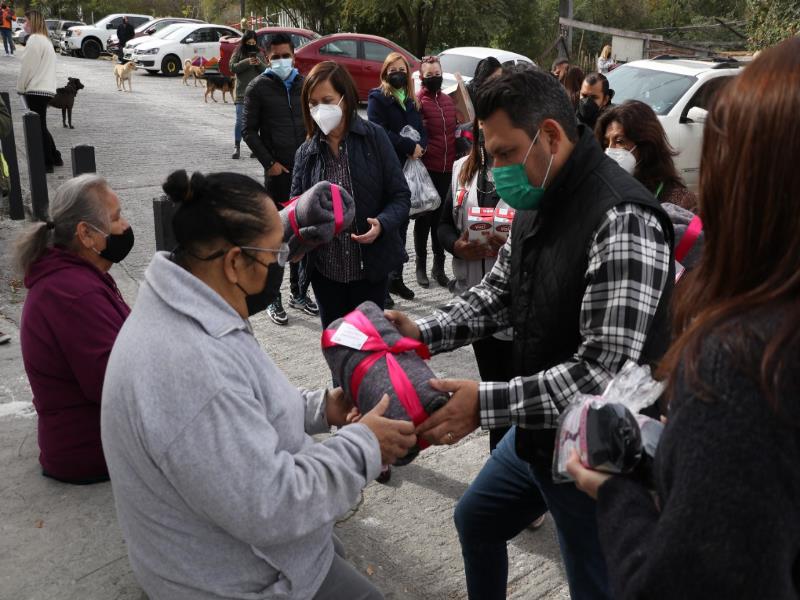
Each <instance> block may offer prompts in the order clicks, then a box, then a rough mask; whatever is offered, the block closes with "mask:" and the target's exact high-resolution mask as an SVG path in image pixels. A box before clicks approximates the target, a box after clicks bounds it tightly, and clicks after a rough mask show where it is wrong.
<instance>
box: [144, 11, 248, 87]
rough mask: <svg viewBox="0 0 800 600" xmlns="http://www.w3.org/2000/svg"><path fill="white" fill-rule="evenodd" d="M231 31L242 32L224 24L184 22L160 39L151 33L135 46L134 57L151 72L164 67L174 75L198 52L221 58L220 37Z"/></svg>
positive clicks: (169, 73)
mask: <svg viewBox="0 0 800 600" xmlns="http://www.w3.org/2000/svg"><path fill="white" fill-rule="evenodd" d="M228 35H240V32H239V31H237V30H236V29H233V28H232V27H226V26H224V25H208V24H201V25H197V24H187V25H183V26H181V27H177V28H176V29H173V30H171V31H170V32H169V33H167V34H166V35H165V36H164V37H162V38H160V39H155V40H154V39H153V38H152V36H151V37H150V38H149V39H148V40H147V41H146V42H143V43H141V44H139V45H138V46H136V48H134V50H133V61H134V62H135V63H136V66H137V67H139V68H141V69H145V70H146V71H147V72H148V73H150V74H155V73H158V72H159V71H161V72H162V73H164V74H165V75H169V76H175V75H178V74H179V73H180V72H181V70H182V69H183V61H185V60H186V59H189V60H194V59H195V58H197V57H198V56H199V57H203V58H205V59H207V60H210V59H212V58H215V57H216V58H219V40H220V38H221V37H225V36H228Z"/></svg>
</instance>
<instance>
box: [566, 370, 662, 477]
mask: <svg viewBox="0 0 800 600" xmlns="http://www.w3.org/2000/svg"><path fill="white" fill-rule="evenodd" d="M663 391H664V384H663V383H660V382H657V381H655V380H654V379H653V378H652V377H651V375H650V368H649V367H646V366H639V365H637V364H636V363H634V362H632V361H629V362H627V363H625V365H624V366H623V367H622V369H621V370H620V372H619V373H618V374H617V376H616V377H615V378H614V379H613V380H612V381H611V383H610V384H609V385H608V388H606V391H605V392H604V393H603V395H602V396H589V395H586V394H578V396H577V397H576V399H575V400H574V401H573V402H572V403H571V404H570V405H569V406H568V407H567V408H566V409H565V410H564V411H563V412H562V413H561V415H560V417H559V420H558V430H557V433H556V445H555V452H554V453H553V481H555V482H556V483H559V482H566V481H572V477H571V476H570V475H569V473H567V461H568V460H569V458H570V455H571V454H572V451H573V450H577V451H578V455H579V456H580V461H581V463H582V464H583V465H584V466H585V467H587V468H590V469H594V470H596V471H603V472H605V473H612V474H620V475H634V476H636V477H637V478H640V479H641V480H642V481H643V482H644V483H646V484H649V485H652V466H653V458H654V457H655V453H656V448H657V447H658V441H659V439H660V438H661V432H662V431H663V429H664V426H663V424H662V423H661V422H660V421H656V420H655V419H651V418H650V417H647V416H645V415H642V414H639V411H641V410H643V409H645V408H647V407H648V406H650V405H652V404H653V403H654V402H656V401H657V400H658V398H659V397H660V396H661V394H662V393H663Z"/></svg>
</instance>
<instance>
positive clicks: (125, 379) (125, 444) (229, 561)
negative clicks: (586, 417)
mask: <svg viewBox="0 0 800 600" xmlns="http://www.w3.org/2000/svg"><path fill="white" fill-rule="evenodd" d="M324 413H325V410H324V392H323V391H320V392H314V393H309V392H305V391H302V390H298V389H297V388H296V387H293V386H292V385H291V384H290V383H289V381H288V380H287V379H286V377H285V376H284V375H283V373H282V372H281V371H280V370H279V369H278V368H277V367H276V366H275V364H274V363H273V362H272V360H270V358H269V357H268V356H267V355H266V354H265V353H264V351H263V350H262V349H261V348H260V346H259V345H258V342H257V341H256V339H255V338H254V337H253V335H252V332H251V329H250V326H249V323H248V322H247V321H245V320H243V319H242V318H241V317H240V316H239V315H238V314H237V313H236V312H235V311H234V310H233V308H231V306H230V305H229V304H228V303H227V302H226V301H225V300H223V299H222V298H221V297H220V296H219V295H218V294H217V293H216V292H214V291H213V290H212V289H211V288H209V287H207V286H206V285H205V284H204V283H203V282H201V281H200V280H199V279H197V278H196V277H194V276H193V275H191V274H190V273H189V272H187V271H185V270H184V269H182V268H181V267H179V266H177V265H175V264H174V263H172V262H171V261H170V260H169V259H168V257H167V255H166V254H165V253H159V254H156V256H155V257H154V258H153V260H152V262H151V263H150V266H149V267H148V269H147V272H146V273H145V282H144V284H143V285H142V287H141V289H140V291H139V295H138V298H137V300H136V305H135V306H134V308H133V311H132V313H131V315H130V317H129V318H128V320H127V322H126V323H125V326H124V327H123V328H122V330H121V331H120V334H119V337H118V338H117V341H116V343H115V344H114V349H113V351H112V352H111V357H110V359H109V361H108V368H107V370H106V379H105V384H104V386H103V403H102V416H101V425H102V437H103V448H104V451H105V455H106V461H107V463H108V467H109V472H110V473H111V482H112V487H113V490H114V499H115V502H116V507H117V516H118V518H119V522H120V526H121V527H122V531H123V534H124V536H125V540H126V542H127V545H128V556H129V558H130V562H131V566H132V567H133V571H134V574H135V575H136V578H137V580H138V581H139V583H140V584H141V586H142V587H143V588H144V590H145V592H146V593H147V595H148V596H149V597H150V598H151V600H160V599H169V600H183V599H187V600H188V599H189V598H191V599H215V600H216V599H222V598H226V599H230V598H237V599H248V600H254V599H261V598H297V599H301V598H302V599H307V598H311V597H313V596H314V594H315V593H316V591H317V589H318V588H319V586H320V585H321V584H322V581H323V579H324V578H325V576H326V575H327V572H328V570H329V568H330V565H331V562H332V560H333V542H332V530H333V525H334V521H335V519H336V518H337V517H339V516H341V515H343V514H344V513H345V512H346V511H347V510H348V509H349V508H350V507H351V506H353V504H354V503H355V502H356V500H357V498H358V494H359V492H360V490H361V489H362V488H363V487H364V486H365V485H366V484H367V482H369V481H372V480H373V479H374V478H375V477H377V475H378V474H379V472H380V468H381V467H380V462H381V461H380V450H379V447H378V442H377V439H376V438H375V436H374V435H373V434H372V432H371V431H370V430H369V429H368V428H367V427H366V426H364V425H360V424H355V425H350V426H347V427H344V428H343V429H341V430H340V431H339V433H337V434H336V435H334V436H333V437H331V438H329V439H326V440H325V441H324V442H321V443H315V442H314V440H313V439H312V438H311V437H309V435H308V433H318V432H323V431H327V429H328V426H327V423H326V422H325V417H324Z"/></svg>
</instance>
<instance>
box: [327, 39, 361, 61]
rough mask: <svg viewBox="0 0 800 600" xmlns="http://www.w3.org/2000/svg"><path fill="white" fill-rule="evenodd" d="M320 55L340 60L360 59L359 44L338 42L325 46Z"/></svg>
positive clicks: (350, 41)
mask: <svg viewBox="0 0 800 600" xmlns="http://www.w3.org/2000/svg"><path fill="white" fill-rule="evenodd" d="M319 53H320V54H322V55H325V56H338V57H340V58H358V44H357V42H356V41H355V40H338V41H336V42H331V43H330V44H325V45H324V46H323V47H322V48H320V49H319Z"/></svg>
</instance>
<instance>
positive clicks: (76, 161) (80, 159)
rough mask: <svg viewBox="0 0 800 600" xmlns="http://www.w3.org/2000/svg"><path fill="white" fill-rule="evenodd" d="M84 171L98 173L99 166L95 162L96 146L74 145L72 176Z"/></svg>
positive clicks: (81, 173)
mask: <svg viewBox="0 0 800 600" xmlns="http://www.w3.org/2000/svg"><path fill="white" fill-rule="evenodd" d="M84 173H97V166H96V165H95V162H94V146H87V145H85V144H81V145H80V146H73V147H72V176H73V177H77V176H78V175H83V174H84Z"/></svg>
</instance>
